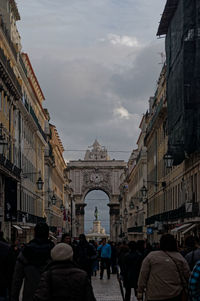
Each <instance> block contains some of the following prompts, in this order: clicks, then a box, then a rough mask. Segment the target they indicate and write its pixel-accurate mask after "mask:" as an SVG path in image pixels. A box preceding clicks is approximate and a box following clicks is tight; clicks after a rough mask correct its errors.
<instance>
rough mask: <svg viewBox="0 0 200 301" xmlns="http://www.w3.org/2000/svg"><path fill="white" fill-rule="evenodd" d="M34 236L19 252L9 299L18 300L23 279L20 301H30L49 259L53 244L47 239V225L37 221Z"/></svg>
mask: <svg viewBox="0 0 200 301" xmlns="http://www.w3.org/2000/svg"><path fill="white" fill-rule="evenodd" d="M34 234H35V238H34V239H33V240H31V241H30V242H29V243H28V244H27V245H25V247H24V248H23V250H22V251H21V253H20V254H19V256H18V258H17V262H16V266H15V271H14V276H13V282H12V292H11V300H12V301H18V300H19V294H20V290H21V288H22V283H23V281H24V288H23V299H22V301H32V300H33V296H34V293H35V290H36V288H37V286H38V284H39V281H40V275H41V273H42V271H43V270H44V268H45V266H46V265H47V264H48V263H49V261H50V258H51V257H50V251H51V249H52V248H53V246H54V244H53V243H52V242H51V241H50V240H49V239H48V236H49V227H48V225H47V224H46V223H38V224H37V225H36V226H35V229H34Z"/></svg>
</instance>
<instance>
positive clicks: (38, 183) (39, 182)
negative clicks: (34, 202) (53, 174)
mask: <svg viewBox="0 0 200 301" xmlns="http://www.w3.org/2000/svg"><path fill="white" fill-rule="evenodd" d="M36 185H37V189H38V190H40V191H41V190H42V188H43V185H44V182H43V181H42V178H41V176H40V177H39V178H38V180H37V182H36Z"/></svg>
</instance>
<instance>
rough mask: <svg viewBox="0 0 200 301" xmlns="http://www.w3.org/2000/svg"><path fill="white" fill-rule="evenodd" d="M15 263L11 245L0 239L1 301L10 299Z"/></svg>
mask: <svg viewBox="0 0 200 301" xmlns="http://www.w3.org/2000/svg"><path fill="white" fill-rule="evenodd" d="M14 264H15V260H14V256H13V253H12V250H11V247H10V246H9V245H8V244H7V243H6V242H4V241H0V301H7V300H9V299H8V298H9V295H10V294H9V292H10V289H11V281H12V274H13V271H14Z"/></svg>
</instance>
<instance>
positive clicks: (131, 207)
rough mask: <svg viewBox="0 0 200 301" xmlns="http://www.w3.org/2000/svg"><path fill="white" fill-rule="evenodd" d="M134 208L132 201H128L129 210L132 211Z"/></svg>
mask: <svg viewBox="0 0 200 301" xmlns="http://www.w3.org/2000/svg"><path fill="white" fill-rule="evenodd" d="M134 207H135V206H134V203H133V201H130V204H129V208H130V209H134Z"/></svg>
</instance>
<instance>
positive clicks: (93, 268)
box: [89, 240, 99, 276]
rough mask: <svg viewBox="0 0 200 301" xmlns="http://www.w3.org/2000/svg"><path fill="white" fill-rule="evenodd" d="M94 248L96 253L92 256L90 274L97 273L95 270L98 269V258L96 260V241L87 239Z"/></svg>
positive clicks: (94, 274)
mask: <svg viewBox="0 0 200 301" xmlns="http://www.w3.org/2000/svg"><path fill="white" fill-rule="evenodd" d="M89 242H90V243H91V244H92V245H93V246H94V248H95V250H96V255H95V256H93V262H92V276H96V275H97V271H98V270H99V260H98V254H97V247H98V246H97V242H96V241H94V240H90V241H89Z"/></svg>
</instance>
